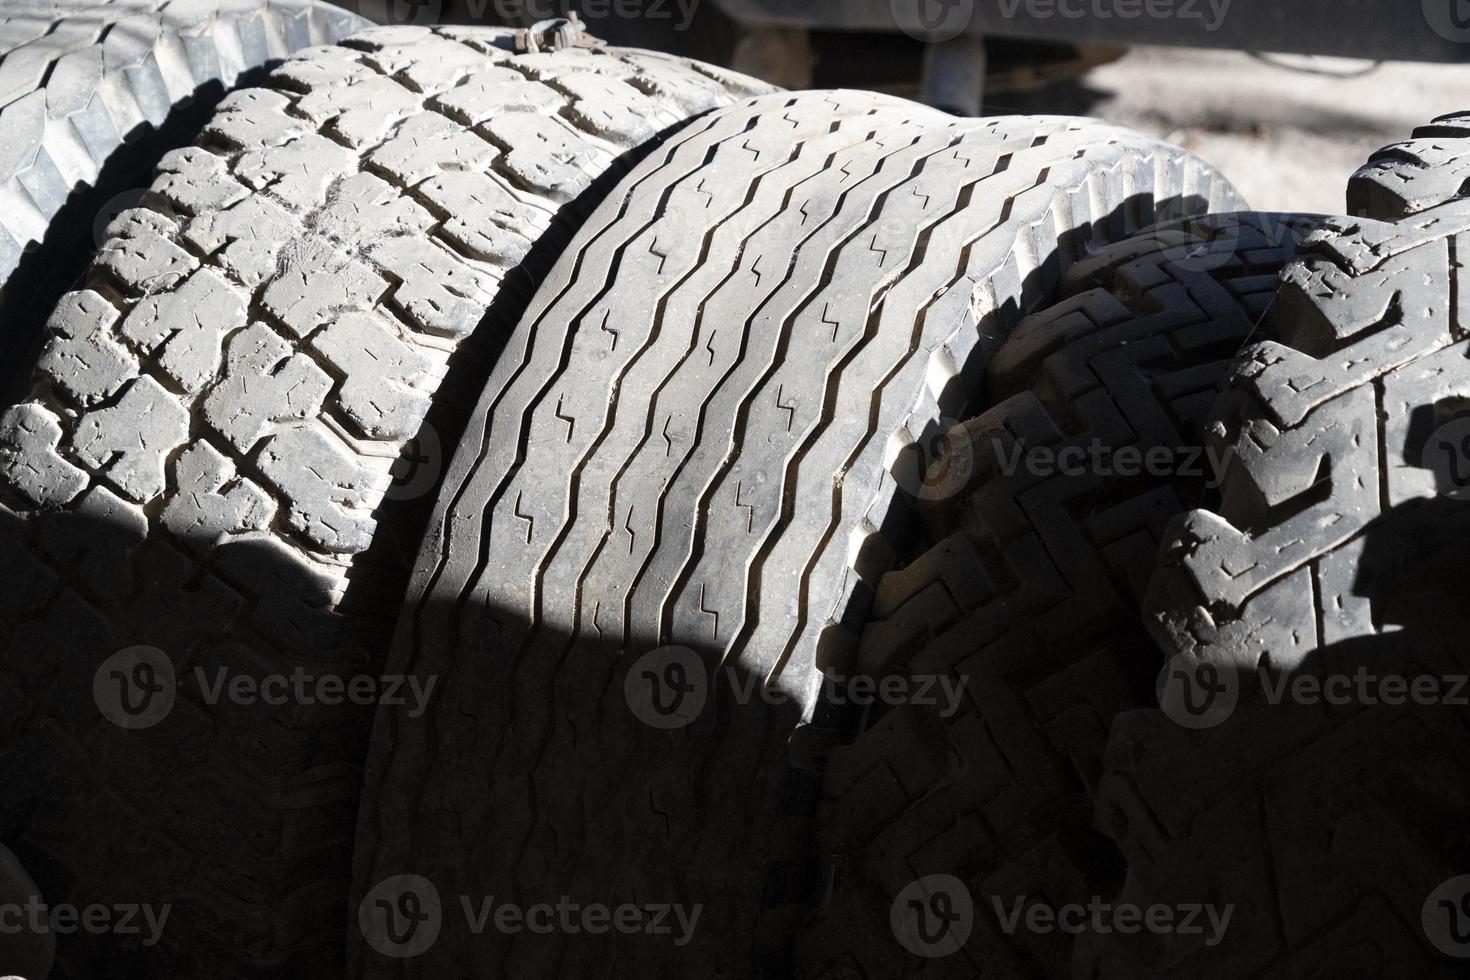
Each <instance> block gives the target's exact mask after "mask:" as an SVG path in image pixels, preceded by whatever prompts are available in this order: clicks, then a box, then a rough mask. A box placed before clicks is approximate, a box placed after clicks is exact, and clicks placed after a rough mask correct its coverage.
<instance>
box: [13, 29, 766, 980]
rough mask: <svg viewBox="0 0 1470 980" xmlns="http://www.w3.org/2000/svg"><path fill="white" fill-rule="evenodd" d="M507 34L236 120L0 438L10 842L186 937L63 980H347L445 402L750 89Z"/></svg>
mask: <svg viewBox="0 0 1470 980" xmlns="http://www.w3.org/2000/svg"><path fill="white" fill-rule="evenodd" d="M511 36H512V33H511V32H509V31H497V30H486V29H477V28H458V29H457V28H442V29H438V30H434V31H430V30H427V29H423V28H381V29H373V30H369V31H365V32H363V33H360V34H357V35H354V36H353V37H352V38H350V39H348V40H347V41H346V42H345V46H343V47H338V48H319V49H315V50H313V51H310V52H308V53H306V54H304V55H303V56H302V57H300V58H297V59H293V60H291V61H288V62H286V63H285V64H284V65H282V66H281V67H280V68H278V69H277V70H276V71H275V72H274V73H273V74H272V75H271V77H270V79H269V84H268V85H267V86H266V87H262V88H255V89H246V90H242V91H239V92H236V93H234V94H232V95H231V96H229V97H228V98H226V99H225V100H224V102H223V103H222V104H221V107H220V111H219V112H218V114H217V115H216V116H215V117H214V119H213V121H212V122H210V123H209V125H208V126H207V127H205V129H204V131H203V134H202V137H201V140H200V143H199V144H198V145H197V146H195V147H192V148H189V149H184V150H179V151H177V152H174V153H170V154H169V155H168V156H167V157H165V159H164V161H163V163H162V165H161V168H160V172H159V175H158V178H157V180H156V181H155V182H154V184H153V187H152V190H151V192H150V193H149V195H148V196H147V197H146V198H145V200H144V206H143V207H141V208H137V209H133V210H129V211H126V212H124V213H123V214H122V215H121V216H120V217H119V218H118V219H117V221H116V222H115V223H114V225H113V226H112V228H111V230H110V234H111V238H110V239H109V241H108V243H107V245H106V246H105V247H104V248H103V249H102V252H101V254H100V256H99V257H98V259H97V261H96V262H95V263H94V265H93V266H92V268H91V270H90V271H89V273H88V275H87V278H86V280H85V283H84V288H82V289H81V290H79V291H77V292H74V293H70V294H68V295H67V296H66V297H64V298H63V299H62V301H61V303H60V305H59V306H58V308H57V310H56V312H55V314H54V316H53V317H52V320H51V323H50V331H51V335H50V337H51V339H50V340H49V342H48V345H47V347H46V350H45V352H44V353H43V355H42V356H41V358H40V360H39V362H38V363H37V365H36V369H35V372H34V374H33V376H32V388H31V391H30V395H29V398H28V399H27V400H26V401H25V402H23V403H21V404H20V405H17V406H15V407H13V408H11V409H9V410H7V411H6V412H5V413H4V414H3V415H0V503H3V505H4V509H0V522H3V532H0V533H3V535H4V537H5V539H6V543H5V549H6V554H7V561H6V565H7V566H8V567H7V569H6V571H7V583H6V585H7V587H6V588H5V589H4V590H3V593H4V594H3V600H4V606H3V608H0V626H3V632H0V638H3V641H4V643H3V647H4V651H5V652H4V671H3V677H0V701H3V705H4V708H3V712H0V715H3V717H4V733H5V739H4V742H3V744H4V746H5V748H4V750H3V764H4V766H5V771H6V773H7V779H6V781H5V784H4V787H3V790H0V819H3V823H0V830H3V839H4V840H5V842H6V843H7V844H8V845H9V846H10V847H11V848H12V849H13V850H14V851H15V852H16V853H17V854H18V855H19V856H20V857H21V859H22V860H23V861H25V863H26V866H27V867H28V868H31V869H32V873H33V874H34V875H35V877H36V879H37V881H38V883H39V885H40V886H41V888H42V890H43V892H44V893H45V894H46V896H47V897H48V899H50V900H51V901H52V902H53V903H54V902H59V901H81V900H83V898H84V897H88V898H92V899H99V900H104V901H112V902H121V901H131V902H142V901H148V902H153V903H165V902H167V903H170V904H171V905H172V907H173V910H172V914H171V917H170V920H169V923H168V930H167V932H166V934H165V935H164V937H163V941H162V942H159V943H157V944H151V945H150V944H139V942H138V941H137V939H133V940H132V941H129V940H128V939H127V938H126V937H117V936H110V937H108V936H102V937H97V936H81V935H78V936H75V937H64V938H63V941H62V944H61V950H60V956H61V960H62V963H63V965H64V966H65V967H66V969H67V972H66V974H65V975H67V976H89V977H90V976H142V975H148V976H184V975H190V976H198V975H209V976H212V977H223V976H260V975H272V976H307V975H309V976H331V975H339V974H340V973H341V970H342V965H343V950H344V948H345V938H344V929H345V927H346V917H345V915H344V913H343V908H344V900H345V895H346V889H347V877H348V864H349V858H350V850H351V837H352V830H353V824H354V820H355V816H356V802H357V792H358V787H359V785H360V780H361V763H362V758H363V753H364V751H365V743H366V738H367V729H368V725H369V722H370V719H371V716H372V712H371V710H370V708H371V704H370V702H371V700H372V698H373V697H374V696H376V694H377V692H378V691H379V690H381V691H382V693H383V694H384V695H385V696H386V695H387V694H388V693H389V692H390V688H389V687H387V686H381V687H380V686H379V685H378V684H376V683H370V682H372V681H373V679H376V678H379V677H380V672H381V670H382V660H383V656H384V652H385V649H384V648H385V647H386V645H387V639H388V636H389V634H390V632H391V629H390V627H391V623H392V617H393V616H394V615H395V614H396V600H397V598H398V597H399V596H401V594H402V589H403V587H404V583H405V581H406V578H407V572H408V562H409V560H410V559H411V558H412V555H413V552H414V550H415V548H416V543H417V541H418V539H419V536H420V533H421V529H422V526H423V522H424V520H425V518H426V517H427V510H426V506H427V504H428V503H430V502H431V501H432V499H433V494H432V488H433V485H434V484H435V482H436V480H437V477H438V475H439V474H438V467H439V465H440V461H439V459H438V458H437V452H438V450H437V447H438V445H439V443H440V441H441V440H442V441H443V442H446V443H448V444H451V445H452V440H453V439H455V438H456V435H457V432H458V430H459V427H460V426H462V425H463V422H464V415H465V413H466V412H467V410H468V407H469V402H468V401H467V400H464V399H463V398H462V397H457V395H456V393H457V392H458V393H463V392H465V391H466V390H472V389H467V388H466V379H470V378H476V377H483V375H484V373H485V371H486V369H487V368H486V365H487V364H488V363H489V362H490V361H492V360H493V358H494V356H495V354H496V352H497V350H498V348H499V346H500V345H501V344H503V342H504V335H505V333H506V332H507V331H508V324H512V323H514V321H515V320H516V319H517V318H518V316H519V311H520V309H521V308H523V307H524V305H525V302H526V300H527V298H528V297H529V295H530V294H531V293H532V292H533V291H534V288H535V285H536V283H537V282H538V281H539V278H540V276H541V275H542V274H544V272H545V271H546V268H547V267H548V265H549V262H550V259H551V258H553V257H554V256H555V255H556V254H557V253H558V252H559V250H560V248H561V246H562V244H563V243H564V242H565V241H566V239H567V236H568V235H569V234H570V232H571V230H572V229H574V228H575V227H576V224H577V223H578V222H579V221H580V220H581V217H582V216H583V214H584V213H585V211H586V210H587V208H588V207H590V205H591V204H593V203H595V202H596V200H597V199H598V198H599V197H600V196H601V194H602V193H603V192H604V191H605V190H606V188H607V186H609V185H610V182H611V181H614V180H616V178H617V177H618V175H619V174H620V173H621V172H622V171H623V170H624V169H625V168H626V167H627V166H628V165H629V164H630V163H631V162H632V161H633V160H636V159H637V155H638V153H640V152H642V150H641V148H643V147H645V146H646V145H650V144H654V143H657V141H658V140H659V138H660V131H661V130H663V129H667V128H670V127H672V126H674V125H675V124H677V123H679V122H681V121H682V120H684V119H685V118H686V117H688V116H690V115H693V114H697V113H699V112H701V111H703V110H705V109H707V108H710V107H712V106H717V105H721V104H724V103H727V102H729V101H730V100H731V99H732V98H733V97H734V96H735V95H743V94H748V93H749V92H752V91H766V87H765V86H764V85H761V84H760V83H756V82H752V81H750V80H747V79H742V78H740V77H739V76H736V75H733V74H728V73H724V72H721V71H719V70H716V69H706V68H704V67H702V66H698V65H695V64H693V63H688V62H682V61H679V60H678V59H671V58H666V57H663V56H660V55H653V54H643V53H638V52H629V51H622V50H618V49H603V48H575V49H570V50H566V51H560V52H556V53H549V54H539V55H525V56H521V55H515V54H513V53H512V52H511V50H510V47H511V43H510V39H511ZM416 461H417V462H419V463H420V464H421V465H419V466H418V467H417V469H415V467H414V464H415V462H416ZM11 556H13V558H12V557H11ZM40 652H44V655H41V653H40ZM140 671H142V672H143V673H139V672H140ZM150 671H151V675H150V674H149V673H148V672H150ZM220 671H224V673H223V674H221V673H219V672H220ZM296 671H300V672H302V677H303V683H305V681H307V680H309V681H310V682H311V684H312V685H313V686H310V687H301V688H297V687H295V685H296V682H295V681H294V680H291V681H290V683H291V684H292V685H293V687H292V689H293V690H305V691H306V692H307V693H306V695H293V694H291V693H289V692H286V693H284V695H283V691H282V689H281V687H280V685H281V684H282V683H284V682H282V681H280V680H277V679H276V678H282V677H286V678H292V677H294V672H296ZM222 677H223V678H226V679H228V681H229V682H230V683H231V684H235V683H236V682H237V678H243V679H244V681H243V682H241V683H246V684H249V683H265V684H267V687H266V688H265V689H263V690H262V692H261V694H260V695H259V696H256V695H255V694H253V693H251V692H250V690H249V689H246V688H242V690H244V691H245V693H244V694H240V695H236V694H230V693H227V694H225V695H221V694H219V693H215V694H211V693H210V692H211V691H212V690H216V689H215V688H212V687H211V685H212V684H213V683H214V682H215V681H216V680H218V679H219V678H222ZM170 678H172V682H171V683H170ZM332 678H336V680H332ZM363 678H366V679H367V680H366V681H364V680H362V679H363ZM133 679H140V680H144V679H147V680H150V686H153V687H158V688H160V691H161V692H162V693H159V692H155V694H156V696H157V699H156V700H153V701H150V700H149V698H150V697H153V695H149V694H147V692H146V691H145V690H144V689H143V688H141V687H135V686H132V685H131V681H132V680H133ZM349 682H351V683H354V684H358V685H359V694H357V695H353V696H350V697H349V696H348V695H347V694H346V693H345V692H344V690H343V689H341V688H336V689H335V693H334V689H333V688H331V687H323V686H321V685H322V684H324V683H325V684H328V685H336V684H339V683H340V684H342V685H346V684H348V683H349ZM94 684H95V685H96V688H95V690H94ZM271 685H274V686H271ZM362 685H366V686H362ZM369 688H371V690H369ZM220 690H224V689H220ZM318 695H319V696H318ZM123 698H128V699H129V704H130V705H131V707H132V708H133V709H138V708H139V706H142V709H143V712H144V713H143V715H141V716H137V717H134V716H132V715H129V714H128V713H127V709H125V708H124V707H123V702H122V700H121V699H123ZM271 698H274V699H276V700H278V701H282V704H281V705H279V706H273V705H272V704H271V703H267V702H268V700H269V699H271ZM334 702H335V703H334ZM364 702H367V703H364ZM153 705H157V706H158V708H157V712H158V713H161V714H160V716H159V717H154V714H153V713H152V712H154V709H153V707H152V706H153ZM170 705H171V707H170ZM110 719H117V720H118V722H119V723H118V724H114V723H113V722H112V720H110ZM145 723H146V724H145ZM123 726H126V727H123ZM205 964H207V966H206V965H205ZM55 975H57V974H53V976H55Z"/></svg>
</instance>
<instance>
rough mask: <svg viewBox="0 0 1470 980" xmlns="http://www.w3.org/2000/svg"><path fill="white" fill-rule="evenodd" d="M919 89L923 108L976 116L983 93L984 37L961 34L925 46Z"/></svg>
mask: <svg viewBox="0 0 1470 980" xmlns="http://www.w3.org/2000/svg"><path fill="white" fill-rule="evenodd" d="M919 89H920V91H921V92H922V93H923V94H922V97H921V101H922V102H923V103H924V104H925V105H928V106H933V107H934V108H936V109H939V110H940V111H942V112H948V113H950V114H951V115H955V116H967V117H968V116H978V115H980V109H981V101H982V97H983V95H984V91H985V38H983V37H981V36H980V35H978V34H961V35H959V36H958V37H953V38H950V39H949V40H947V41H941V42H939V43H937V44H931V45H928V46H927V47H925V49H924V76H923V79H922V80H921V81H920V83H919Z"/></svg>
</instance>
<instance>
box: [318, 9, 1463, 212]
mask: <svg viewBox="0 0 1470 980" xmlns="http://www.w3.org/2000/svg"><path fill="white" fill-rule="evenodd" d="M343 5H344V6H349V7H352V8H353V9H356V10H358V12H360V13H362V14H364V15H366V16H368V17H369V18H370V19H372V20H375V21H378V22H380V23H416V24H429V23H465V24H502V25H509V26H516V27H524V28H533V27H536V26H537V25H539V30H537V31H536V33H537V35H538V36H539V37H541V38H542V39H543V41H544V43H548V44H549V43H552V36H553V33H552V32H553V31H554V25H553V24H552V23H550V22H551V21H553V20H554V19H555V18H562V17H566V16H568V15H569V14H571V13H572V12H575V13H576V14H577V16H578V18H579V21H580V27H581V29H582V30H584V31H586V32H587V33H589V34H592V35H594V36H596V37H599V38H602V39H603V40H606V41H609V42H612V43H615V44H626V45H634V46H639V47H647V48H653V49H656V50H662V51H667V52H670V53H673V54H680V55H687V56H690V57H694V58H699V59H701V60H704V61H710V62H714V63H716V64H720V65H725V66H727V67H732V68H735V69H737V70H740V71H743V72H746V73H748V74H752V75H756V76H759V77H761V78H764V79H766V80H768V81H771V82H774V83H776V84H779V85H783V86H786V87H788V88H808V87H820V88H827V87H839V86H840V87H857V88H868V89H875V90H879V91H885V92H891V93H894V94H898V95H902V96H905V97H908V98H913V99H918V100H920V101H923V102H926V103H928V104H930V105H934V106H936V107H938V108H942V109H945V110H947V111H950V112H954V113H957V114H960V115H976V114H993V113H1012V112H1026V113H1065V114H1081V115H1091V116H1098V117H1100V118H1103V119H1106V120H1108V121H1109V122H1115V123H1119V124H1122V125H1127V126H1132V127H1134V128H1135V129H1138V130H1141V131H1143V132H1145V133H1148V134H1149V135H1153V136H1158V137H1161V138H1163V139H1166V140H1168V141H1170V142H1173V143H1177V144H1180V145H1182V146H1185V147H1187V148H1188V149H1191V150H1194V151H1196V152H1198V153H1200V154H1202V155H1203V156H1204V157H1205V158H1206V159H1209V160H1211V161H1212V162H1214V163H1215V164H1216V165H1217V166H1218V167H1220V168H1221V169H1222V170H1223V171H1224V172H1225V173H1226V175H1227V176H1229V177H1230V178H1231V179H1232V180H1233V181H1234V182H1235V184H1236V186H1237V187H1238V188H1239V189H1240V190H1241V192H1242V193H1243V194H1244V195H1245V198H1246V200H1248V201H1249V202H1250V203H1251V205H1252V206H1253V207H1255V208H1257V209H1261V210H1277V209H1287V208H1289V207H1294V208H1296V209H1298V210H1308V211H1319V212H1341V211H1342V210H1343V209H1344V207H1345V205H1344V201H1343V188H1344V186H1345V183H1346V178H1347V176H1348V175H1349V174H1351V173H1352V172H1353V170H1354V169H1356V168H1357V167H1358V166H1359V165H1360V164H1361V163H1362V162H1363V160H1365V159H1366V158H1367V156H1368V154H1369V153H1371V152H1372V151H1374V150H1376V149H1378V148H1379V147H1381V146H1383V145H1385V144H1387V143H1391V142H1394V141H1397V140H1401V139H1405V138H1407V137H1408V135H1409V133H1410V131H1411V130H1412V129H1413V128H1414V127H1415V126H1418V125H1422V124H1423V123H1425V122H1427V121H1429V120H1430V119H1432V118H1434V117H1436V116H1439V115H1442V114H1445V113H1449V112H1455V111H1458V110H1467V109H1470V70H1466V66H1465V62H1466V61H1467V60H1470V3H1466V2H1465V0H420V2H415V3H410V2H408V0H344V2H343Z"/></svg>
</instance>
